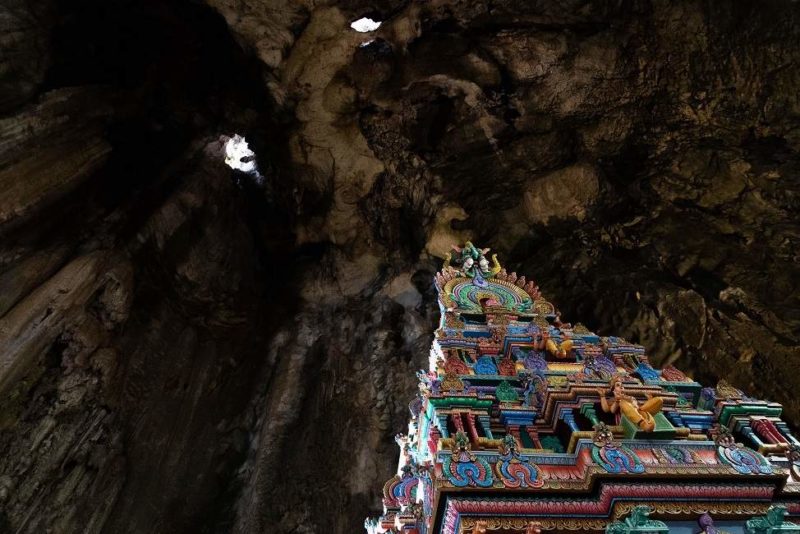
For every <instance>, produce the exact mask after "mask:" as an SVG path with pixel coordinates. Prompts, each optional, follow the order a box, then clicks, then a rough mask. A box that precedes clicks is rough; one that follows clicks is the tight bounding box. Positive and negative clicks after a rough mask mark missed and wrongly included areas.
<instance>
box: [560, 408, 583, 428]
mask: <svg viewBox="0 0 800 534" xmlns="http://www.w3.org/2000/svg"><path fill="white" fill-rule="evenodd" d="M561 420H562V421H564V422H565V423H567V426H568V427H569V428H570V430H572V431H573V432H578V431H579V430H580V429H579V428H578V423H576V422H575V412H574V411H572V408H564V409H562V410H561Z"/></svg>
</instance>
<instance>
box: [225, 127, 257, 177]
mask: <svg viewBox="0 0 800 534" xmlns="http://www.w3.org/2000/svg"><path fill="white" fill-rule="evenodd" d="M225 164H226V165H228V167H230V168H231V169H236V170H239V171H242V172H253V171H255V170H256V155H255V152H253V151H252V150H250V147H249V146H248V145H247V140H246V139H245V138H244V137H242V136H241V135H239V134H235V135H234V136H233V137H231V138H230V139H228V142H227V143H225Z"/></svg>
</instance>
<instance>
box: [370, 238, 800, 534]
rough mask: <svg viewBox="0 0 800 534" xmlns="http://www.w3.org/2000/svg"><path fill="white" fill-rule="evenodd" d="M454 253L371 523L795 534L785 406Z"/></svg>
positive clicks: (439, 278)
mask: <svg viewBox="0 0 800 534" xmlns="http://www.w3.org/2000/svg"><path fill="white" fill-rule="evenodd" d="M454 248H455V247H454ZM455 250H456V254H455V255H454V256H453V257H451V258H448V260H447V261H446V263H445V266H444V268H443V269H442V271H441V272H439V273H438V274H437V275H436V279H435V284H436V288H437V290H438V292H439V304H440V307H441V312H442V317H441V323H440V326H439V328H438V330H437V331H436V336H435V341H434V343H433V348H432V350H431V361H430V369H429V370H428V371H421V372H420V373H419V379H420V394H419V396H418V397H417V398H416V399H415V400H414V401H413V402H412V403H411V405H410V410H411V421H410V423H409V429H408V433H407V434H401V435H398V436H397V442H398V444H399V445H400V462H399V466H398V470H397V475H396V476H394V477H393V478H392V479H391V480H389V481H388V482H387V483H386V485H385V486H384V497H383V503H384V514H383V516H382V517H380V518H379V519H368V520H367V521H366V523H365V526H366V528H367V531H368V532H369V534H376V533H383V532H390V533H395V534H401V533H402V534H480V533H491V534H512V533H514V534H523V533H525V534H533V533H536V532H540V531H555V532H567V531H591V532H600V531H605V532H608V533H614V534H624V533H667V532H671V533H678V534H690V533H705V534H716V533H723V532H727V533H730V534H745V533H754V534H756V533H759V534H760V533H763V534H768V533H769V534H778V533H782V532H793V533H795V532H796V533H800V526H797V525H795V524H794V523H793V522H792V516H800V442H798V441H797V440H796V439H795V438H794V437H793V436H792V434H791V433H790V430H789V428H788V427H787V425H786V423H784V422H783V421H782V420H781V419H780V416H781V406H780V405H779V404H776V403H774V402H769V401H764V400H759V399H754V398H751V397H749V396H747V395H746V394H745V393H743V392H742V391H739V390H737V389H736V388H734V387H732V386H730V385H729V384H727V383H725V382H722V381H721V382H720V383H719V384H717V386H716V387H703V386H702V385H700V384H698V383H697V382H695V381H693V380H692V379H691V378H689V377H687V376H686V375H684V374H683V373H682V372H681V371H679V370H678V369H676V368H674V367H671V366H667V367H664V368H663V369H655V368H654V367H653V366H652V365H651V364H650V362H649V361H648V357H647V354H646V353H645V350H644V348H643V347H641V346H639V345H634V344H632V343H628V342H626V341H625V340H624V339H621V338H619V337H600V336H598V335H596V334H594V333H592V332H590V331H589V330H587V329H586V328H585V327H583V326H582V325H580V324H576V325H574V326H573V325H570V324H568V323H565V322H563V321H562V320H561V318H560V317H559V315H558V313H557V312H556V310H555V309H554V307H553V305H552V304H551V303H549V302H548V301H547V300H545V299H544V298H543V297H542V295H541V293H540V292H539V289H538V287H537V286H536V285H535V284H534V283H533V282H532V281H526V280H525V277H517V275H516V274H514V273H507V272H506V271H505V270H504V269H502V268H501V266H500V264H499V263H498V261H497V259H496V257H493V258H492V261H491V262H490V261H489V259H488V257H487V256H488V251H489V250H488V249H483V250H482V249H478V248H476V247H475V246H473V245H472V244H471V243H467V244H466V246H464V247H463V248H455ZM799 519H800V518H799ZM799 522H800V521H799Z"/></svg>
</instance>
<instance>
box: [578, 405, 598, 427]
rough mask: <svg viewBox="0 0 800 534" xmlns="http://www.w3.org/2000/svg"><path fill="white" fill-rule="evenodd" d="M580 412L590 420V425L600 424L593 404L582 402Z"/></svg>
mask: <svg viewBox="0 0 800 534" xmlns="http://www.w3.org/2000/svg"><path fill="white" fill-rule="evenodd" d="M581 413H582V414H583V415H584V417H586V418H587V419H588V420H589V421H591V422H592V426H596V425H598V424H600V419H598V418H597V410H595V408H594V404H589V403H587V404H582V405H581Z"/></svg>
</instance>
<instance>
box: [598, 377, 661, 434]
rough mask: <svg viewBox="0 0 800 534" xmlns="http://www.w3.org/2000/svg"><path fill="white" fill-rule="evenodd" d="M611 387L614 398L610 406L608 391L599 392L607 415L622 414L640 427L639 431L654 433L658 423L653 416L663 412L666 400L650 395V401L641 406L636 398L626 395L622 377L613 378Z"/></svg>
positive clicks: (599, 390) (601, 403)
mask: <svg viewBox="0 0 800 534" xmlns="http://www.w3.org/2000/svg"><path fill="white" fill-rule="evenodd" d="M609 386H610V388H611V393H612V395H613V397H614V400H613V401H612V402H611V404H610V405H609V403H608V399H606V390H604V389H600V388H598V390H597V394H598V395H600V405H601V406H602V407H603V411H604V412H606V413H609V412H610V413H617V412H622V415H624V416H625V417H627V418H628V420H629V421H630V422H631V423H633V424H634V425H636V426H637V427H639V430H642V431H644V432H652V431H653V430H654V429H655V427H656V421H655V419H654V418H653V416H654V415H655V414H657V413H658V412H660V411H661V406H662V405H663V404H664V399H662V398H661V397H651V396H650V394H649V393H648V395H647V396H648V400H647V401H646V402H645V403H644V404H642V405H641V406H639V402H638V401H637V400H636V399H635V398H634V397H631V396H630V395H626V394H625V386H623V384H622V377H621V376H615V377H614V378H612V379H611V381H610V382H609Z"/></svg>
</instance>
